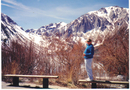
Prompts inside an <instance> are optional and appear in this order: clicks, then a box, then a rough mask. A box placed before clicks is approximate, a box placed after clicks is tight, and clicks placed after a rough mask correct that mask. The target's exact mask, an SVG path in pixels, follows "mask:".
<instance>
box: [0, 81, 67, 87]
mask: <svg viewBox="0 0 130 90" xmlns="http://www.w3.org/2000/svg"><path fill="white" fill-rule="evenodd" d="M1 84H2V87H1V88H2V89H38V88H42V85H38V84H34V83H19V86H11V83H6V82H3V81H2V83H1ZM49 88H50V89H51V88H52V89H69V88H66V87H60V86H56V85H49Z"/></svg>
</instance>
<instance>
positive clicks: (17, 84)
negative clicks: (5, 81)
mask: <svg viewBox="0 0 130 90" xmlns="http://www.w3.org/2000/svg"><path fill="white" fill-rule="evenodd" d="M13 86H19V77H13Z"/></svg>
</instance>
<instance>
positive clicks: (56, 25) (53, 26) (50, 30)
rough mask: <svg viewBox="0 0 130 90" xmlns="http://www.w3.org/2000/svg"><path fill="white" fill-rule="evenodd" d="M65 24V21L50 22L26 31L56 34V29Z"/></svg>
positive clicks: (39, 33)
mask: <svg viewBox="0 0 130 90" xmlns="http://www.w3.org/2000/svg"><path fill="white" fill-rule="evenodd" d="M65 25H67V23H64V22H59V23H51V24H49V25H46V26H42V27H40V28H39V29H27V30H26V32H29V33H35V34H38V35H46V36H48V35H52V34H56V29H58V30H60V29H61V28H62V27H64V26H65Z"/></svg>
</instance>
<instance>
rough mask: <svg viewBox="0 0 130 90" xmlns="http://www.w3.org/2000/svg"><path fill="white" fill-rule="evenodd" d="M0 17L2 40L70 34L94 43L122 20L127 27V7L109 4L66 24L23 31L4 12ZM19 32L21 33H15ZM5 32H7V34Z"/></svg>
mask: <svg viewBox="0 0 130 90" xmlns="http://www.w3.org/2000/svg"><path fill="white" fill-rule="evenodd" d="M1 17H2V18H1V20H2V22H1V23H2V29H1V31H2V32H1V34H2V40H4V38H5V39H6V38H7V39H8V38H9V36H16V37H15V38H17V37H19V38H23V39H24V40H25V39H26V37H27V38H28V39H30V36H29V35H31V37H33V36H35V35H38V36H58V37H60V38H67V37H70V36H72V37H80V38H83V39H84V40H85V39H87V38H92V40H93V42H95V43H94V45H96V44H99V43H102V42H103V40H104V37H105V36H106V35H107V33H108V32H111V31H112V30H114V29H115V27H120V26H121V25H122V24H123V23H124V22H125V23H126V24H127V26H128V28H129V9H127V8H122V7H118V6H110V7H105V8H101V9H99V10H97V11H91V12H88V13H86V14H84V15H81V16H80V17H78V18H77V19H75V20H73V21H72V22H70V23H68V24H67V23H64V22H59V23H51V24H49V25H45V26H41V27H40V28H39V29H27V30H25V31H24V30H23V28H22V27H20V26H18V25H17V23H16V22H14V21H13V20H12V19H11V18H9V17H7V16H6V15H5V14H1ZM4 18H5V19H4ZM11 25H12V26H11ZM20 32H22V33H23V34H21V35H17V34H18V33H20ZM7 33H9V35H8V34H7ZM32 34H33V36H32ZM98 37H102V40H100V41H99V40H98ZM24 40H23V41H24Z"/></svg>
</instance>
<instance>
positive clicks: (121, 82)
mask: <svg viewBox="0 0 130 90" xmlns="http://www.w3.org/2000/svg"><path fill="white" fill-rule="evenodd" d="M79 83H92V85H91V88H97V85H96V83H104V84H125V85H127V88H129V82H128V81H96V80H93V81H87V80H79Z"/></svg>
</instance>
